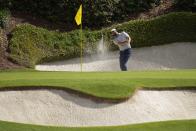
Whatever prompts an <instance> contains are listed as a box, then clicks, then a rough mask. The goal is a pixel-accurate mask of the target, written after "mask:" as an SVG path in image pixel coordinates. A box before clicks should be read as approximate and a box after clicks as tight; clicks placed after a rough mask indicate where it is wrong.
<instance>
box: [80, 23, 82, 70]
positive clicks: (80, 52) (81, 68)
mask: <svg viewBox="0 0 196 131" xmlns="http://www.w3.org/2000/svg"><path fill="white" fill-rule="evenodd" d="M80 27H81V29H80V38H81V43H80V71H81V72H82V63H83V59H82V57H83V43H82V42H83V40H82V39H83V37H82V23H81V26H80Z"/></svg>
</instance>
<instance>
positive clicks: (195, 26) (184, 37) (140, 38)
mask: <svg viewBox="0 0 196 131" xmlns="http://www.w3.org/2000/svg"><path fill="white" fill-rule="evenodd" d="M114 27H115V28H117V29H119V30H120V31H122V30H124V31H126V32H128V33H129V34H130V36H131V37H132V40H133V42H132V46H133V47H142V46H152V45H160V44H166V43H172V42H195V41H196V13H185V12H184V13H183V12H182V13H171V14H168V15H163V16H160V17H157V18H154V19H150V20H134V21H129V22H126V23H122V24H118V25H113V26H112V27H110V28H107V29H103V30H98V31H89V30H84V31H83V44H84V54H92V53H96V49H97V48H96V46H97V43H96V42H97V41H98V40H99V39H101V33H103V34H104V39H105V40H106V41H108V42H107V44H108V47H109V48H110V49H115V47H116V46H114V45H113V44H112V43H111V39H110V37H111V36H110V35H111V34H110V30H111V28H114ZM80 41H81V39H80V30H74V31H71V32H68V33H60V32H54V31H48V30H46V29H42V28H38V27H35V26H32V25H29V24H25V25H21V26H18V27H16V29H15V30H14V31H13V32H12V38H11V40H10V46H9V48H10V54H11V55H10V58H11V59H12V60H14V61H15V62H17V63H19V64H21V65H25V66H27V67H34V65H35V64H37V63H42V62H46V61H51V60H57V59H68V58H72V57H78V56H79V55H80Z"/></svg>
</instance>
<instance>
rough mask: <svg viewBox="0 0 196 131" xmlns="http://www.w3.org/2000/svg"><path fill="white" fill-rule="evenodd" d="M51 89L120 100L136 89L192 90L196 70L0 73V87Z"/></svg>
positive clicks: (195, 80)
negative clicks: (46, 87) (48, 87)
mask: <svg viewBox="0 0 196 131" xmlns="http://www.w3.org/2000/svg"><path fill="white" fill-rule="evenodd" d="M21 86H23V88H25V87H26V88H28V87H32V86H33V87H40V86H42V87H43V86H50V87H51V86H52V87H58V88H62V89H63V88H68V89H73V90H76V91H80V92H83V93H85V94H89V95H93V96H96V97H101V98H107V99H124V98H128V97H129V96H131V95H133V93H134V92H135V90H136V89H138V88H148V89H182V88H185V89H186V88H195V89H196V70H173V71H131V72H83V73H80V72H38V71H33V70H30V71H28V70H25V71H17V70H16V71H1V72H0V88H4V87H13V88H14V87H21Z"/></svg>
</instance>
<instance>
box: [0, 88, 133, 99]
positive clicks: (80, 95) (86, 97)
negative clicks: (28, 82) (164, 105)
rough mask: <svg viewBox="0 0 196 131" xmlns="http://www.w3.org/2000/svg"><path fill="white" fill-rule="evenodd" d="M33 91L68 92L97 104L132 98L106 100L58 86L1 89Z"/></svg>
mask: <svg viewBox="0 0 196 131" xmlns="http://www.w3.org/2000/svg"><path fill="white" fill-rule="evenodd" d="M33 90H59V91H64V92H67V93H69V94H71V95H74V96H76V97H80V98H84V99H89V100H92V101H94V102H96V103H120V102H124V101H127V100H128V99H129V98H130V97H124V98H104V97H99V96H94V95H92V94H89V93H86V92H82V91H79V90H74V89H70V88H66V87H58V86H9V87H1V88H0V92H3V91H4V92H6V91H33Z"/></svg>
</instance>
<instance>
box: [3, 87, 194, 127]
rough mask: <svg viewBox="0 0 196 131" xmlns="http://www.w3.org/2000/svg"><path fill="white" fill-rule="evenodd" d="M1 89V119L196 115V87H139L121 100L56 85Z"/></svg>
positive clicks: (122, 121) (111, 120) (123, 120)
mask: <svg viewBox="0 0 196 131" xmlns="http://www.w3.org/2000/svg"><path fill="white" fill-rule="evenodd" d="M4 91H5V92H3V93H2V92H1V91H0V103H1V105H0V106H2V108H0V111H1V112H2V113H1V114H0V117H1V120H3V121H14V122H18V123H30V124H36V125H50V126H51V125H52V126H66V127H89V126H117V125H127V124H136V123H146V122H155V121H166V120H182V119H183V120H188V119H196V107H195V106H194V105H195V100H196V90H189V89H187V90H173V91H152V90H138V91H137V93H135V94H134V95H133V96H132V98H131V99H128V100H127V101H124V102H121V103H96V102H94V101H91V100H89V99H88V98H80V97H79V96H75V95H73V94H69V93H68V92H64V91H61V90H56V89H53V90H46V89H44V90H42V89H39V90H24V91H9V90H7V91H6V90H4ZM13 107H14V108H13ZM179 109H180V110H179ZM128 116H130V117H128Z"/></svg>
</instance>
